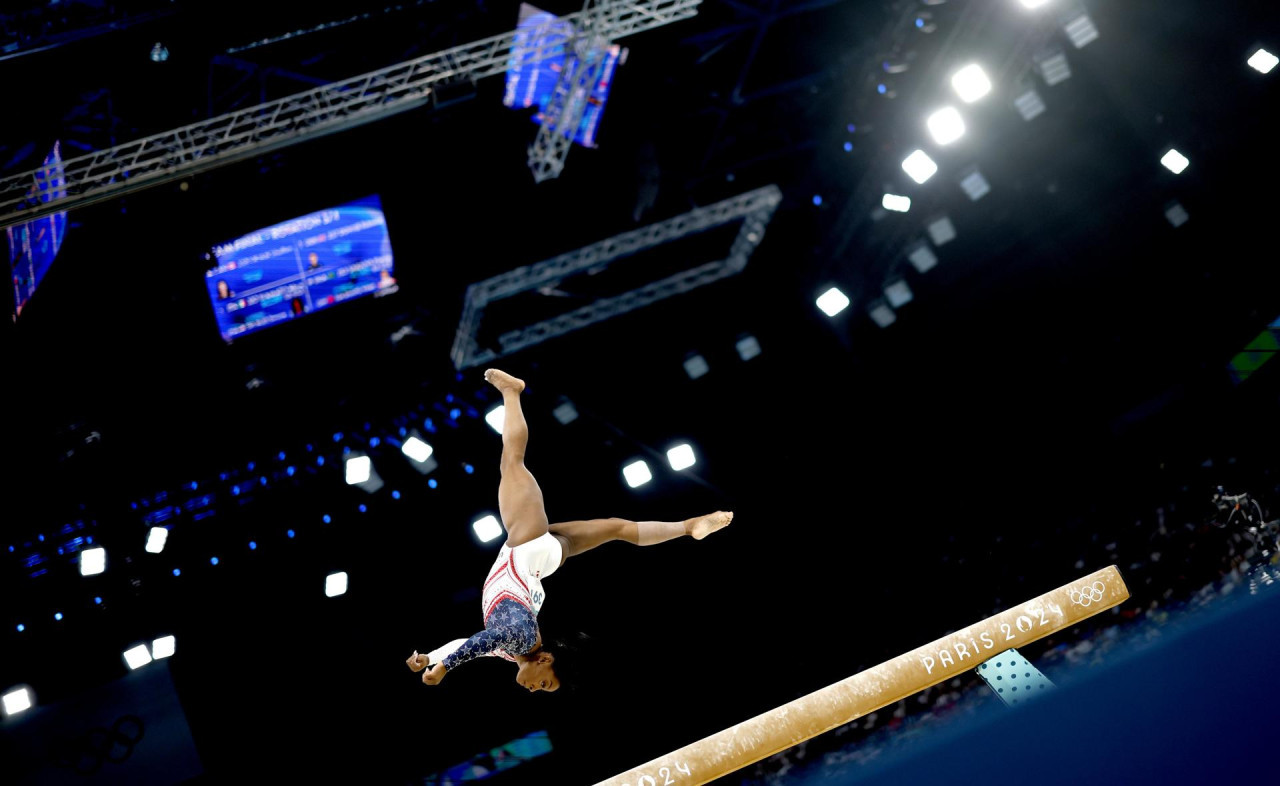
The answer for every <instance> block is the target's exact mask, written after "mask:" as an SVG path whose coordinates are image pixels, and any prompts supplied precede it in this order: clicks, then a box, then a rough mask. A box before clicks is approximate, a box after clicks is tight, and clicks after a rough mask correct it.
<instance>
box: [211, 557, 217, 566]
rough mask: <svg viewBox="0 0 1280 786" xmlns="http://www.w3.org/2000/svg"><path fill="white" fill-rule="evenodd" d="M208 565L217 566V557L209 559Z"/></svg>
mask: <svg viewBox="0 0 1280 786" xmlns="http://www.w3.org/2000/svg"><path fill="white" fill-rule="evenodd" d="M209 564H210V565H217V564H218V558H217V557H210V558H209Z"/></svg>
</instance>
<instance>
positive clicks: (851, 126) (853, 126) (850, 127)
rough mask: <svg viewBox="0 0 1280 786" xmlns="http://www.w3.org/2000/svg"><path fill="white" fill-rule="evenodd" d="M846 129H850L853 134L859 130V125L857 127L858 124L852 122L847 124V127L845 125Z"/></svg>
mask: <svg viewBox="0 0 1280 786" xmlns="http://www.w3.org/2000/svg"><path fill="white" fill-rule="evenodd" d="M844 130H845V131H848V132H849V133H850V134H852V133H854V132H855V131H857V130H858V127H857V126H855V125H854V124H853V123H850V124H849V125H847V126H845V127H844Z"/></svg>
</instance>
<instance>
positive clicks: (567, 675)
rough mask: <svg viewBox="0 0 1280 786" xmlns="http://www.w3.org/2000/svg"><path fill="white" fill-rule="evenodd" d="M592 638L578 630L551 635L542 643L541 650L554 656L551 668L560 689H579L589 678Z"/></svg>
mask: <svg viewBox="0 0 1280 786" xmlns="http://www.w3.org/2000/svg"><path fill="white" fill-rule="evenodd" d="M591 648H592V640H591V637H590V636H588V635H587V634H585V633H583V632H581V631H578V632H575V633H570V634H568V635H565V636H555V637H552V638H550V639H548V640H546V641H545V642H543V644H542V651H543V652H549V653H551V654H552V655H553V656H554V657H555V661H553V662H552V664H551V670H552V671H553V672H555V675H556V679H558V680H560V689H561V690H568V691H577V690H581V689H582V687H583V685H584V684H585V683H587V682H588V681H589V679H590V672H591V669H592V665H591V652H590V650H591Z"/></svg>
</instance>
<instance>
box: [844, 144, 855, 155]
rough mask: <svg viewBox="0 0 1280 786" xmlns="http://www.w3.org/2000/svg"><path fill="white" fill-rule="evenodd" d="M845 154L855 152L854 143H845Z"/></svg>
mask: <svg viewBox="0 0 1280 786" xmlns="http://www.w3.org/2000/svg"><path fill="white" fill-rule="evenodd" d="M844 152H846V153H852V152H853V143H852V142H845V143H844Z"/></svg>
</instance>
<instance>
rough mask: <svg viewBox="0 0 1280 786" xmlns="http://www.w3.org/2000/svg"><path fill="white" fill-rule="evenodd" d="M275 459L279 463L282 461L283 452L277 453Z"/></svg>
mask: <svg viewBox="0 0 1280 786" xmlns="http://www.w3.org/2000/svg"><path fill="white" fill-rule="evenodd" d="M276 458H277V459H278V460H280V461H284V451H283V450H282V451H280V452H279V453H277V454H276Z"/></svg>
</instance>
